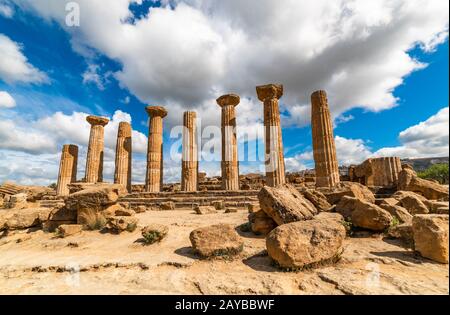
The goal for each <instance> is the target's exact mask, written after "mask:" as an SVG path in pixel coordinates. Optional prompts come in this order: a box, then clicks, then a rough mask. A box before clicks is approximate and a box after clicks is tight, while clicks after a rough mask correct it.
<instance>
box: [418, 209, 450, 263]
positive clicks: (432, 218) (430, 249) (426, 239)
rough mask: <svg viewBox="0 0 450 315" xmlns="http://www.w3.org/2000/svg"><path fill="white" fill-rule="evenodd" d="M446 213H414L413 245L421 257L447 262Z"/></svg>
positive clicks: (447, 228)
mask: <svg viewBox="0 0 450 315" xmlns="http://www.w3.org/2000/svg"><path fill="white" fill-rule="evenodd" d="M448 230H449V220H448V215H439V214H430V215H423V214H421V215H416V216H414V218H413V234H414V246H415V250H416V251H418V252H419V253H420V254H421V255H422V256H423V257H425V258H429V259H432V260H434V261H437V262H440V263H443V264H448Z"/></svg>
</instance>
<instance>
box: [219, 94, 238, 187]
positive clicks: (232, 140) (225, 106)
mask: <svg viewBox="0 0 450 315" xmlns="http://www.w3.org/2000/svg"><path fill="white" fill-rule="evenodd" d="M240 101H241V99H240V97H239V96H238V95H235V94H228V95H223V96H221V97H219V98H218V99H217V104H219V106H220V107H222V165H221V166H222V189H223V190H229V191H235V190H239V188H240V187H239V162H238V151H237V138H236V111H235V107H236V106H237V105H239V103H240Z"/></svg>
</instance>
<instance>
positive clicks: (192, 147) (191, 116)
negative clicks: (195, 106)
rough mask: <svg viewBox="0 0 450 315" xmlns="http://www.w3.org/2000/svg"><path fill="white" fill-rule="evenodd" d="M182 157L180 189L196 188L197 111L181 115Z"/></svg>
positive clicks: (194, 189)
mask: <svg viewBox="0 0 450 315" xmlns="http://www.w3.org/2000/svg"><path fill="white" fill-rule="evenodd" d="M183 126H184V128H183V157H182V162H181V163H182V166H181V190H182V191H197V189H198V149H197V113H195V112H185V113H184V115H183Z"/></svg>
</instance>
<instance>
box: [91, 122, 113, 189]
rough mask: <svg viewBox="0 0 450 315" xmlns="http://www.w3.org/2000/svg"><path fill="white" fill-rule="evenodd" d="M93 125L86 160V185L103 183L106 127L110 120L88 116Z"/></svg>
mask: <svg viewBox="0 0 450 315" xmlns="http://www.w3.org/2000/svg"><path fill="white" fill-rule="evenodd" d="M86 120H87V122H88V123H89V124H91V133H90V136H89V146H88V153H87V158H86V177H85V181H86V183H100V182H102V181H103V155H104V146H105V143H104V142H105V126H106V125H107V124H108V123H109V120H108V119H106V118H103V117H97V116H88V117H87V118H86Z"/></svg>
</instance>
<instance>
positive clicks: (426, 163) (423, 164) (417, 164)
mask: <svg viewBox="0 0 450 315" xmlns="http://www.w3.org/2000/svg"><path fill="white" fill-rule="evenodd" d="M402 163H405V164H409V165H411V166H412V167H413V168H414V170H415V171H417V172H421V171H424V170H426V169H427V168H429V167H430V166H432V165H434V164H443V163H447V164H448V157H434V158H423V159H403V160H402Z"/></svg>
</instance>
